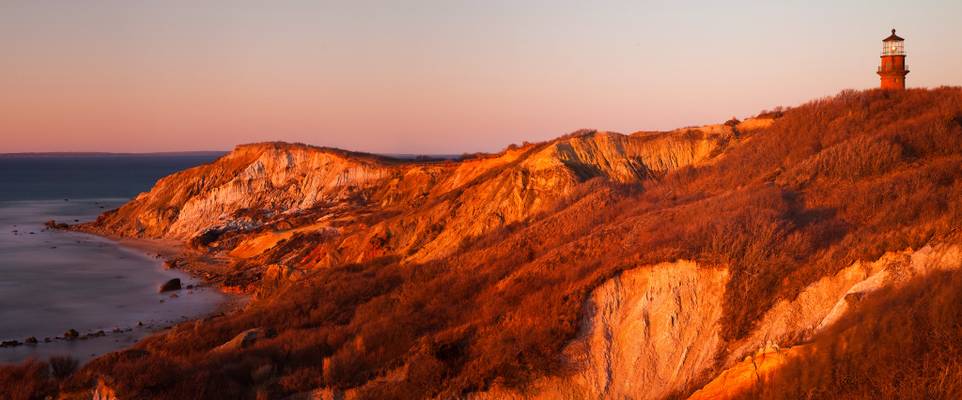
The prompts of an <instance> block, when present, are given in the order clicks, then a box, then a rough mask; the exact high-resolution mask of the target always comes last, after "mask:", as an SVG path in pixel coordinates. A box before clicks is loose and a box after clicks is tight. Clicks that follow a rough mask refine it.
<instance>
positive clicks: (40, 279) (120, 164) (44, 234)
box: [0, 153, 224, 362]
mask: <svg viewBox="0 0 962 400" xmlns="http://www.w3.org/2000/svg"><path fill="white" fill-rule="evenodd" d="M217 156H218V154H213V153H211V154H189V155H17V156H9V155H0V342H4V341H18V342H21V343H23V342H26V339H27V338H29V337H35V338H37V340H38V341H39V343H37V344H23V345H18V346H8V347H0V362H18V361H22V360H24V359H27V358H30V357H35V358H45V357H49V356H51V355H69V356H72V357H75V358H78V359H80V360H87V359H89V358H91V357H94V356H97V355H100V354H103V353H105V352H109V351H113V350H117V349H119V348H122V347H125V346H128V345H131V344H133V343H135V342H136V341H137V340H139V339H140V338H142V337H143V336H145V335H147V334H150V333H151V332H152V331H154V330H156V329H158V328H159V327H162V326H165V325H169V324H170V323H173V322H178V321H181V320H184V319H188V318H191V317H196V316H200V315H204V314H206V313H210V312H212V311H214V310H216V309H217V307H218V306H219V305H220V304H222V303H223V301H224V297H223V295H221V294H220V293H219V292H217V291H216V290H214V289H209V288H203V289H195V290H191V291H186V290H182V291H181V292H180V293H179V294H178V296H176V297H172V296H171V295H170V293H166V294H160V293H158V292H157V289H158V287H159V285H160V284H162V283H163V282H165V281H167V280H168V279H171V278H181V279H182V281H184V284H185V285H186V284H189V283H196V281H195V280H194V279H192V278H191V277H189V276H187V275H185V274H183V273H181V272H178V271H171V270H165V269H164V268H163V267H162V264H161V262H162V260H160V259H158V258H156V257H154V256H152V255H149V254H144V253H142V252H140V251H138V250H134V249H131V248H127V247H124V246H121V245H119V244H117V243H116V242H113V241H111V240H108V239H104V238H101V237H97V236H93V235H88V234H84V233H77V232H64V231H51V230H46V229H44V227H43V224H44V222H45V221H48V220H56V221H58V222H67V223H76V222H83V221H90V220H93V219H95V218H96V217H97V216H98V215H99V214H100V213H102V212H104V211H106V210H109V209H112V208H116V207H118V206H120V205H121V204H123V203H124V202H126V201H127V200H129V199H131V198H133V197H134V196H136V195H137V194H138V193H140V192H143V191H146V190H149V189H150V187H151V186H152V185H153V184H154V182H156V181H157V179H159V178H161V177H163V176H165V175H168V174H170V173H173V172H176V171H179V170H183V169H186V168H189V167H192V166H195V165H199V164H202V163H206V162H210V161H213V160H214V159H215V158H216V157H217ZM68 329H74V330H76V331H78V332H79V333H80V334H81V335H84V336H87V337H85V338H83V339H79V340H62V339H58V337H62V336H64V332H65V331H67V330H68ZM100 331H103V334H102V335H101V334H100V333H98V332H100ZM87 334H90V335H87ZM46 338H50V339H49V342H46V341H45V339H46Z"/></svg>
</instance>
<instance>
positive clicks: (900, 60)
mask: <svg viewBox="0 0 962 400" xmlns="http://www.w3.org/2000/svg"><path fill="white" fill-rule="evenodd" d="M908 73H909V70H908V68H907V67H906V66H905V39H902V38H900V37H898V36H897V35H896V34H895V29H892V35H891V36H889V37H887V38H885V39H884V40H882V64H881V65H879V67H878V74H879V76H880V77H882V89H894V90H905V75H907V74H908Z"/></svg>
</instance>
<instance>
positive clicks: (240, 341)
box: [212, 328, 267, 352]
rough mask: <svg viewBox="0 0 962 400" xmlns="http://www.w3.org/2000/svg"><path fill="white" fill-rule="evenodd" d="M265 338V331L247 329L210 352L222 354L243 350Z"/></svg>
mask: <svg viewBox="0 0 962 400" xmlns="http://www.w3.org/2000/svg"><path fill="white" fill-rule="evenodd" d="M265 337H267V331H265V330H264V329H260V328H254V329H248V330H246V331H243V332H241V333H239V334H237V336H234V338H233V339H231V340H229V341H227V343H224V344H222V345H220V346H217V347H215V348H214V350H212V351H215V352H222V351H235V350H240V349H245V348H248V347H250V346H251V345H253V344H254V342H256V341H258V340H260V339H263V338H265Z"/></svg>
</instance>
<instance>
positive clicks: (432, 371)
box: [0, 88, 962, 399]
mask: <svg viewBox="0 0 962 400" xmlns="http://www.w3.org/2000/svg"><path fill="white" fill-rule="evenodd" d="M749 128H751V129H749ZM960 178H962V90H960V89H958V88H940V89H934V90H909V91H906V92H887V91H866V92H854V91H847V92H843V93H841V94H839V95H837V96H834V97H830V98H825V99H819V100H816V101H813V102H810V103H807V104H804V105H801V106H798V107H795V108H792V109H790V110H787V111H785V112H784V113H783V114H781V113H780V114H779V115H778V118H777V119H773V120H772V119H766V121H764V122H762V123H759V122H758V120H753V121H752V123H747V122H746V123H742V124H740V125H738V124H734V123H733V124H731V125H730V126H717V127H704V128H701V129H682V130H678V131H673V132H666V133H647V134H640V133H639V134H635V135H620V134H613V133H602V132H583V133H579V134H576V135H570V136H567V137H563V138H559V139H556V140H553V141H550V142H546V143H540V144H534V145H527V146H523V147H519V148H514V149H509V150H506V151H505V152H503V153H500V154H497V155H493V156H490V157H484V158H477V159H472V160H464V161H460V162H448V163H414V162H396V161H390V160H384V159H379V158H374V157H367V156H359V155H354V154H349V153H344V152H339V151H331V150H326V149H318V148H312V147H306V146H293V145H283V144H266V145H250V146H241V147H239V148H238V149H237V150H235V151H234V152H232V153H231V154H229V155H227V156H225V157H223V158H222V159H220V160H218V161H217V162H215V163H212V164H209V165H206V166H201V167H198V168H195V169H191V170H187V171H184V172H181V173H178V174H175V175H172V176H170V177H168V178H165V179H163V180H161V181H160V182H158V185H157V186H156V187H155V188H154V189H153V190H152V191H151V192H149V193H146V194H142V195H141V196H139V197H138V198H137V199H135V200H133V201H131V202H130V203H128V204H127V205H125V206H123V207H122V208H120V209H119V210H117V211H112V212H109V213H107V214H105V215H104V216H102V217H101V218H100V219H99V220H98V221H97V222H96V223H94V224H91V225H88V226H86V227H83V229H86V230H89V231H95V232H100V233H107V234H112V235H122V236H135V237H147V238H166V239H178V240H186V241H190V243H192V246H193V247H194V249H196V250H197V251H201V252H204V253H207V254H215V255H221V256H231V257H233V258H232V259H233V260H234V261H233V272H232V274H235V278H236V279H232V280H229V281H228V282H230V283H231V284H234V285H236V286H237V287H239V288H242V289H243V290H246V291H248V292H256V293H257V294H258V295H257V299H256V300H255V301H253V302H252V304H251V305H250V306H248V307H247V308H246V309H245V310H243V311H241V312H238V313H234V314H230V315H228V316H223V317H218V318H212V319H209V320H205V321H198V322H191V323H185V324H182V325H179V326H177V327H175V328H174V329H172V330H170V331H168V332H166V333H163V334H159V335H156V336H154V337H151V338H148V339H146V340H144V341H142V342H141V343H139V344H138V345H136V346H135V347H134V348H133V349H131V350H128V351H125V352H120V353H115V354H111V355H107V356H104V357H100V358H98V359H97V360H95V361H93V362H91V363H90V364H88V365H86V366H85V367H83V368H82V369H81V370H80V371H79V372H77V373H74V374H72V375H70V376H69V377H67V378H63V379H61V380H56V379H53V378H51V379H48V380H47V381H46V382H47V384H50V385H62V388H63V390H64V391H66V392H81V391H84V390H88V389H89V388H90V387H92V386H94V385H95V384H96V383H97V382H98V381H100V382H101V387H104V388H110V390H115V391H116V392H117V393H118V394H119V395H120V397H121V398H125V396H126V397H131V398H170V399H178V398H195V397H201V398H225V399H227V398H230V399H235V398H285V397H286V396H302V397H299V398H311V397H310V396H315V397H314V398H331V397H333V396H335V395H336V396H346V398H372V399H386V398H401V399H408V398H445V399H447V398H559V397H560V398H564V397H568V398H623V397H633V398H661V397H666V396H674V397H686V396H687V395H690V394H691V393H694V392H695V391H696V390H697V389H699V388H701V387H702V386H704V385H705V384H706V383H709V382H710V381H711V380H712V379H713V378H715V377H717V376H719V374H721V373H723V372H724V371H726V370H728V369H729V368H733V367H737V366H738V365H739V363H740V362H742V361H743V360H744V359H745V357H746V356H751V355H752V354H755V353H756V352H757V351H759V350H764V349H765V348H769V347H772V346H781V347H784V348H788V347H791V346H795V345H798V344H802V343H806V342H809V341H811V340H813V338H815V339H814V340H815V343H816V344H818V345H817V346H815V348H816V349H819V350H821V349H828V348H831V345H830V344H824V342H826V341H827V342H829V343H831V342H832V341H834V340H838V339H837V338H844V337H846V336H845V335H846V333H845V332H860V331H858V330H859V329H870V328H864V327H862V325H863V324H862V322H860V321H862V320H860V319H859V318H858V317H852V318H848V317H841V319H840V320H841V321H842V322H841V323H840V325H839V326H843V327H844V326H851V327H852V328H848V329H850V331H845V330H844V329H845V328H834V327H833V326H835V325H834V323H835V321H837V320H839V319H838V318H839V315H846V314H845V311H846V310H847V309H848V308H846V307H847V306H846V304H848V303H846V299H850V298H851V297H850V296H849V295H851V294H853V293H856V294H858V296H856V297H858V298H860V299H861V298H863V297H864V298H866V299H872V298H874V297H875V296H878V298H880V299H888V298H892V296H896V294H898V293H909V294H911V295H912V296H916V297H919V296H924V294H923V293H922V292H920V291H919V290H917V289H913V288H917V287H918V285H919V284H918V283H911V282H914V281H911V282H910V283H906V282H909V281H910V280H911V279H915V278H916V277H918V279H927V278H925V277H926V276H928V274H930V273H933V272H932V271H954V270H955V269H958V268H959V267H960V266H962V265H960V257H959V256H958V254H959V252H958V250H957V247H956V246H957V245H960V244H962V243H959V240H958V236H957V235H956V234H954V233H955V232H957V231H958V229H959V224H960V221H962V203H960V199H962V179H960ZM240 277H242V278H243V279H240ZM956 281H957V280H948V279H947V280H946V283H944V285H949V286H951V285H954V284H955V283H954V282H956ZM905 285H908V286H905ZM902 287H906V288H907V289H900V288H902ZM946 287H948V286H946ZM952 287H954V286H952ZM866 288H871V290H869V289H866ZM940 290H941V291H940V292H939V293H943V292H946V293H947V291H949V290H950V289H944V290H942V289H940ZM912 293H914V294H912ZM946 293H943V294H940V295H939V296H942V297H945V296H948V294H946ZM946 298H947V297H946ZM866 301H869V300H866ZM873 301H874V300H873ZM884 301H888V300H879V302H884ZM892 301H895V300H892ZM906 301H909V300H906ZM939 301H941V300H939ZM867 304H874V303H867ZM880 304H881V303H880ZM908 304H911V307H912V310H915V311H913V312H919V313H924V312H925V311H924V310H926V309H929V308H931V307H930V304H929V303H926V302H925V301H921V300H919V301H909V303H908ZM939 304H941V303H939ZM873 307H875V306H873ZM878 307H879V308H878V309H884V307H882V306H878ZM932 307H934V306H932ZM931 309H932V310H937V308H931ZM936 322H938V321H936ZM943 322H944V321H943ZM938 323H941V322H938ZM846 324H847V325H846ZM933 324H936V323H935V322H933V323H920V324H915V325H911V324H910V325H908V327H909V328H913V329H928V327H930V326H936V325H937V326H945V325H944V324H943V325H938V324H936V325H933ZM694 326H697V327H698V328H697V329H694V328H692V327H694ZM250 329H256V330H257V331H256V332H258V333H257V335H256V336H257V340H255V341H253V343H251V344H250V345H249V346H242V347H236V348H228V349H226V350H225V349H224V348H219V349H216V350H215V348H217V347H218V346H221V345H222V344H224V343H226V342H228V341H230V340H231V339H232V338H234V337H235V336H236V335H238V334H240V333H242V332H245V331H247V330H250ZM834 329H843V330H842V331H836V330H834ZM839 332H841V333H839ZM882 340H886V341H888V342H893V343H894V342H895V341H897V340H898V337H883V338H882ZM940 340H941V339H940ZM933 343H934V342H933ZM928 351H929V352H930V353H931V354H932V355H931V356H932V357H943V356H945V357H948V356H950V355H951V354H949V353H943V352H942V350H928ZM945 351H946V352H950V351H954V350H952V349H951V348H950V347H947V348H946V350H945ZM846 354H847V353H845V351H842V352H841V353H840V355H838V357H839V358H838V359H841V360H854V361H851V362H861V361H859V360H862V359H859V358H856V357H854V356H847V355H846ZM926 354H929V353H926ZM749 360H751V358H749ZM823 360H826V359H822V358H817V357H816V358H813V359H811V360H809V359H806V360H805V361H799V362H804V363H807V364H801V365H822V364H818V363H824V361H823ZM827 360H834V358H827ZM599 365H604V367H603V368H602V367H598V366H599ZM941 365H946V367H945V368H949V367H951V365H950V364H948V363H946V364H941ZM792 368H800V367H792ZM893 368H895V367H893ZM952 368H954V367H952ZM41 369H42V368H41ZM38 370H40V369H38V368H36V366H31V365H28V366H23V367H21V368H20V369H18V370H14V369H7V370H4V371H5V372H3V373H4V374H7V375H8V376H13V375H11V374H24V375H30V374H35V375H36V376H41V375H42V374H41V373H39V372H36V371H38ZM946 371H947V370H946V369H944V368H942V369H940V368H930V369H924V370H923V372H920V374H923V375H925V376H923V377H922V378H925V379H934V376H930V375H928V374H942V373H948V374H952V373H953V372H951V371H948V372H946ZM0 375H2V374H0ZM776 376H777V375H776ZM774 379H776V380H772V381H767V382H770V383H766V385H767V386H764V387H763V388H762V389H758V390H764V394H765V395H766V396H770V397H779V396H780V393H783V392H782V391H783V390H793V391H792V392H784V393H796V392H794V390H797V389H795V388H793V387H792V386H791V385H790V384H789V383H785V382H781V381H778V380H777V378H774ZM812 379H815V378H812ZM851 379H855V380H856V381H857V382H855V383H854V385H856V386H858V385H863V386H864V385H870V383H868V382H870V381H858V380H859V379H868V377H867V375H851ZM920 379H921V378H920ZM0 382H4V381H3V380H2V379H0ZM624 382H637V383H640V384H638V385H634V386H632V385H624V384H623V383H624ZM818 382H823V381H818ZM820 384H821V385H822V386H821V387H825V388H826V389H825V390H849V389H844V388H838V387H836V386H832V385H833V384H832V383H831V382H829V383H824V384H822V383H820ZM851 390H852V391H851V393H864V392H859V391H858V390H860V389H858V387H855V388H854V389H851ZM891 393H896V392H891ZM729 394H730V395H738V393H729ZM325 396H328V397H325ZM295 398H298V397H295Z"/></svg>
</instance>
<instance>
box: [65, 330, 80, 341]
mask: <svg viewBox="0 0 962 400" xmlns="http://www.w3.org/2000/svg"><path fill="white" fill-rule="evenodd" d="M63 337H64V338H67V339H76V338H78V337H80V332H77V330H76V329H68V330H67V331H66V332H64V334H63Z"/></svg>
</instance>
